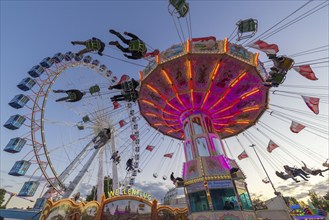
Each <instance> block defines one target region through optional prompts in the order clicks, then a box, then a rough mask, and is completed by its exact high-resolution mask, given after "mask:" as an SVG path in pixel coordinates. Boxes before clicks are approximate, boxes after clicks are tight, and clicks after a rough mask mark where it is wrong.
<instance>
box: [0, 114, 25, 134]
mask: <svg viewBox="0 0 329 220" xmlns="http://www.w3.org/2000/svg"><path fill="white" fill-rule="evenodd" d="M25 120H26V118H25V117H24V116H22V115H18V114H17V115H12V116H11V117H10V118H9V119H8V121H7V122H6V123H5V124H4V125H3V126H4V127H5V128H8V129H10V130H16V129H19V128H20V127H21V126H22V124H23V123H24V122H25Z"/></svg>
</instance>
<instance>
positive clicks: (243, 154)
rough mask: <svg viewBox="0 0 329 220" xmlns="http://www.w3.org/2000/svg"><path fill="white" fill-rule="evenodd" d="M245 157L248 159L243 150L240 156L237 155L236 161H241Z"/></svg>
mask: <svg viewBox="0 0 329 220" xmlns="http://www.w3.org/2000/svg"><path fill="white" fill-rule="evenodd" d="M247 157H248V154H247V153H246V151H245V150H244V151H242V153H241V154H239V156H238V159H239V160H242V159H244V158H247Z"/></svg>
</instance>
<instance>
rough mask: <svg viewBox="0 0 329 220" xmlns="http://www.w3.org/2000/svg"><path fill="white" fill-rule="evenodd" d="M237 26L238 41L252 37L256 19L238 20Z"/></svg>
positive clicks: (256, 25)
mask: <svg viewBox="0 0 329 220" xmlns="http://www.w3.org/2000/svg"><path fill="white" fill-rule="evenodd" d="M237 26H238V39H237V40H238V41H239V40H242V39H247V38H251V37H253V36H254V35H255V34H256V32H257V28H258V21H257V20H256V19H252V18H249V19H246V20H240V21H239V22H238V23H237ZM246 33H247V34H246Z"/></svg>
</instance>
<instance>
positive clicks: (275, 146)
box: [267, 140, 279, 153]
mask: <svg viewBox="0 0 329 220" xmlns="http://www.w3.org/2000/svg"><path fill="white" fill-rule="evenodd" d="M277 147H279V145H277V144H276V143H274V142H273V141H272V140H270V141H269V142H268V145H267V151H268V152H269V153H271V152H272V151H273V150H274V149H275V148H277Z"/></svg>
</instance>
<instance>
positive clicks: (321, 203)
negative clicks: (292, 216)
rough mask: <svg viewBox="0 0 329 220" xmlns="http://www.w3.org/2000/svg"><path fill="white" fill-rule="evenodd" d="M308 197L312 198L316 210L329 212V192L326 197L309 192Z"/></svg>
mask: <svg viewBox="0 0 329 220" xmlns="http://www.w3.org/2000/svg"><path fill="white" fill-rule="evenodd" d="M308 196H309V197H310V200H311V201H312V203H313V205H314V207H315V208H317V209H323V210H325V211H327V212H329V200H328V196H329V192H327V194H326V195H325V196H323V197H321V196H319V195H318V194H317V193H316V192H315V191H309V193H308Z"/></svg>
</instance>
